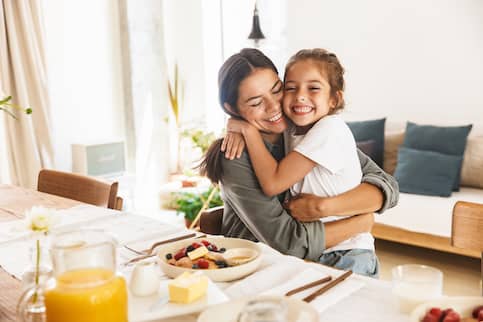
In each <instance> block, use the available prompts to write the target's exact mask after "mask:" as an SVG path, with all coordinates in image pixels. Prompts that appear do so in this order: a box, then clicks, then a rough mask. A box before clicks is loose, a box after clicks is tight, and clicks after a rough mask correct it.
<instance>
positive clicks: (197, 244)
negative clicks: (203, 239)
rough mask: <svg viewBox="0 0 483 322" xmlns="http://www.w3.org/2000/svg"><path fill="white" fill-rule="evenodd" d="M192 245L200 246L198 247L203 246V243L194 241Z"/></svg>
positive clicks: (194, 246)
mask: <svg viewBox="0 0 483 322" xmlns="http://www.w3.org/2000/svg"><path fill="white" fill-rule="evenodd" d="M191 246H193V248H194V249H196V248H198V247H201V246H203V244H200V243H198V242H194V243H193V244H191Z"/></svg>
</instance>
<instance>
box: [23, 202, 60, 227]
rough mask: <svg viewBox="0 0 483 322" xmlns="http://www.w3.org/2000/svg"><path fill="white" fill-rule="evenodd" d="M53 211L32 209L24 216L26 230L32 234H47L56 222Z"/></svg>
mask: <svg viewBox="0 0 483 322" xmlns="http://www.w3.org/2000/svg"><path fill="white" fill-rule="evenodd" d="M57 217H58V216H57V215H56V211H55V210H54V209H49V208H44V207H32V209H30V210H28V211H27V212H26V214H25V220H26V225H27V228H28V229H30V230H31V231H33V232H43V233H47V232H49V231H50V230H51V229H52V227H53V226H55V224H57V222H58V218H57Z"/></svg>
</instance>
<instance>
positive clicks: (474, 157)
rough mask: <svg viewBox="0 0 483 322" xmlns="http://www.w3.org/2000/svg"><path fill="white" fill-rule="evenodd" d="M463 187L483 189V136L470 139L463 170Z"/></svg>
mask: <svg viewBox="0 0 483 322" xmlns="http://www.w3.org/2000/svg"><path fill="white" fill-rule="evenodd" d="M461 185H462V186H467V187H475V188H483V136H475V137H469V138H468V143H467V144H466V150H465V154H464V159H463V167H462V168H461Z"/></svg>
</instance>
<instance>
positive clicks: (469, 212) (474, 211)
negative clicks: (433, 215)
mask: <svg viewBox="0 0 483 322" xmlns="http://www.w3.org/2000/svg"><path fill="white" fill-rule="evenodd" d="M451 244H452V245H453V246H455V247H459V248H466V249H473V250H476V251H479V252H481V281H482V283H483V204H479V203H472V202H465V201H458V202H457V203H456V204H455V206H454V208H453V225H452V231H451ZM482 295H483V284H482Z"/></svg>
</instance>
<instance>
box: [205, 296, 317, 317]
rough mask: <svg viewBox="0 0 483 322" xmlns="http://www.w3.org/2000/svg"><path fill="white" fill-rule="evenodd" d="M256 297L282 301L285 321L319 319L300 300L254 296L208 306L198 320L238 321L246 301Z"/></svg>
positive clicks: (311, 309) (307, 305)
mask: <svg viewBox="0 0 483 322" xmlns="http://www.w3.org/2000/svg"><path fill="white" fill-rule="evenodd" d="M257 298H259V299H275V300H279V301H283V302H284V303H285V305H286V308H287V322H300V321H304V322H314V321H318V320H319V316H318V314H317V311H316V310H315V309H314V308H313V307H312V306H311V305H310V304H308V303H306V302H304V301H302V300H298V299H295V298H290V297H282V296H259V297H258V296H255V297H249V298H243V299H239V300H235V301H230V302H227V303H221V304H217V305H213V306H210V307H209V308H207V309H206V310H205V311H203V312H202V313H201V314H200V316H199V317H198V322H211V321H217V322H233V321H238V317H239V314H240V312H241V311H242V310H243V308H244V307H245V305H246V304H247V303H248V301H251V300H253V299H257Z"/></svg>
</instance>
